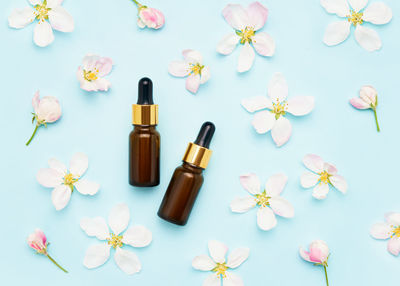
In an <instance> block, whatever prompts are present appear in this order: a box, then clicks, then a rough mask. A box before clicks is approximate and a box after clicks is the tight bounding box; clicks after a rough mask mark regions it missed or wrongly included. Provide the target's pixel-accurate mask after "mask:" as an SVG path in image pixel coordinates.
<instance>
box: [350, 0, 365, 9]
mask: <svg viewBox="0 0 400 286" xmlns="http://www.w3.org/2000/svg"><path fill="white" fill-rule="evenodd" d="M348 1H349V3H350V5H351V7H352V8H353V10H354V11H356V12H359V11H360V10H362V9H364V8H365V6H367V3H368V0H348Z"/></svg>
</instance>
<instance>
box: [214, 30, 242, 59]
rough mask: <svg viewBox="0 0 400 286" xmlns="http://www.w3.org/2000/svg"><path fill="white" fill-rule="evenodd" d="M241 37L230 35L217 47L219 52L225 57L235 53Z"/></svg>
mask: <svg viewBox="0 0 400 286" xmlns="http://www.w3.org/2000/svg"><path fill="white" fill-rule="evenodd" d="M239 40H240V37H239V36H238V35H236V34H228V35H226V36H225V37H223V38H222V39H221V41H219V43H218V45H217V52H218V53H220V54H223V55H229V54H230V53H232V52H233V50H234V49H235V47H236V46H237V44H238V43H239Z"/></svg>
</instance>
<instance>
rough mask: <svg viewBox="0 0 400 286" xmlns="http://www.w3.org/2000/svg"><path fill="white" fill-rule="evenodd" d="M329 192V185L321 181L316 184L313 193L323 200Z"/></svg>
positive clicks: (315, 196)
mask: <svg viewBox="0 0 400 286" xmlns="http://www.w3.org/2000/svg"><path fill="white" fill-rule="evenodd" d="M328 192H329V185H328V184H325V183H322V182H321V183H319V184H318V185H316V186H315V188H314V190H313V193H312V195H313V197H314V198H316V199H318V200H322V199H325V198H326V196H327V195H328Z"/></svg>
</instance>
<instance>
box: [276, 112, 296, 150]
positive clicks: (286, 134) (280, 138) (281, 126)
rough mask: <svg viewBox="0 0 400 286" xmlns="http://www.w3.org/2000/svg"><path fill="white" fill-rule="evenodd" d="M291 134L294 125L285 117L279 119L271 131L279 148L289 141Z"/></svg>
mask: <svg viewBox="0 0 400 286" xmlns="http://www.w3.org/2000/svg"><path fill="white" fill-rule="evenodd" d="M291 134H292V125H291V124H290V121H289V120H288V119H287V118H285V117H283V116H281V117H279V119H278V120H277V121H276V123H275V124H274V126H273V127H272V130H271V135H272V139H274V142H275V144H276V145H277V146H278V147H280V146H282V145H283V144H285V143H286V142H287V141H288V140H289V138H290V135H291Z"/></svg>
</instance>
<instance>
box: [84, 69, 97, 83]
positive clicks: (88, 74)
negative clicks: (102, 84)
mask: <svg viewBox="0 0 400 286" xmlns="http://www.w3.org/2000/svg"><path fill="white" fill-rule="evenodd" d="M98 73H99V70H98V69H95V70H94V71H87V70H83V77H84V78H85V79H86V80H87V81H94V80H96V79H98V76H97V74H98Z"/></svg>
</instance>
